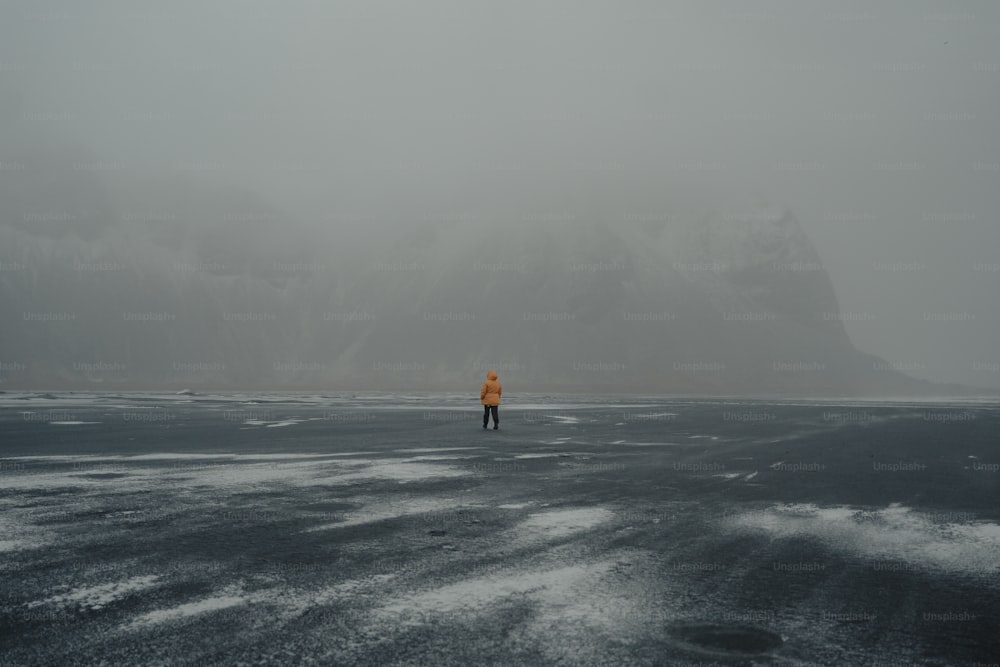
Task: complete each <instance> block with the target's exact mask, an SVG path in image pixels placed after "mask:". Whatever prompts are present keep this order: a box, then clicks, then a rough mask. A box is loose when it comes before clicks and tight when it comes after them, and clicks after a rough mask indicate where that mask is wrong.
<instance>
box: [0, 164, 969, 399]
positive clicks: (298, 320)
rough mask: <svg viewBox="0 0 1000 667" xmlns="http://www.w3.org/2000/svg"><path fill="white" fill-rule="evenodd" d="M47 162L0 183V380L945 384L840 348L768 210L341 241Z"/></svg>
mask: <svg viewBox="0 0 1000 667" xmlns="http://www.w3.org/2000/svg"><path fill="white" fill-rule="evenodd" d="M39 160H41V161H39ZM81 160H82V158H81ZM77 163H82V162H80V161H79V160H78V161H77ZM34 166H35V167H39V168H44V167H45V166H46V164H45V161H44V157H43V158H36V161H35V164H34ZM48 166H49V167H52V165H48ZM50 172H51V173H52V174H53V176H52V178H51V179H50V180H49V181H47V182H46V183H44V184H42V185H39V184H38V183H37V181H36V180H34V179H33V178H32V177H31V176H30V172H26V173H25V175H23V176H21V177H20V179H18V178H17V177H13V178H8V179H6V180H5V181H4V186H3V191H2V192H0V196H3V199H4V201H5V203H6V206H7V207H8V211H15V212H17V211H20V212H21V215H13V216H8V217H7V218H6V219H5V220H4V222H3V224H2V225H0V246H2V247H3V248H5V249H16V252H14V253H13V256H15V257H17V258H18V259H17V262H18V263H19V264H20V265H21V270H11V271H6V272H3V273H0V295H2V303H0V308H2V311H3V313H4V314H5V319H6V321H7V323H8V325H7V326H5V327H4V328H3V330H2V332H0V346H2V349H3V350H4V354H5V357H6V358H7V359H15V360H22V361H20V362H15V363H10V362H8V363H7V365H6V367H5V368H4V371H5V372H4V376H5V378H7V379H8V380H7V384H8V386H13V387H32V388H60V387H72V388H95V387H100V388H112V387H116V388H150V387H167V388H172V389H179V388H195V389H198V388H227V389H268V388H270V389H273V388H284V389H324V388H330V389H356V388H370V389H376V388H377V389H404V390H407V389H408V390H419V389H446V390H447V389H454V390H459V391H461V390H465V389H467V386H466V385H468V383H469V382H470V379H471V380H472V381H476V380H478V378H479V376H480V375H483V373H484V372H485V370H486V369H487V368H495V369H496V370H498V371H500V373H501V376H502V377H503V378H504V380H505V381H506V382H507V383H508V386H509V387H510V388H511V389H513V388H515V387H517V388H520V389H521V390H525V391H530V390H535V391H538V390H561V391H612V390H613V391H643V392H645V391H648V392H680V393H696V394H762V393H766V394H773V393H781V394H792V395H799V394H802V393H808V394H814V395H820V394H834V395H873V394H892V395H907V394H927V393H947V392H949V391H954V389H955V388H948V387H943V386H938V385H932V384H930V383H925V382H918V381H915V380H912V379H909V378H907V377H906V376H904V375H902V374H900V373H898V372H896V370H895V368H894V367H893V365H892V364H890V363H888V362H886V361H884V360H880V359H878V358H876V357H873V356H871V355H866V354H862V353H860V352H858V351H857V350H856V349H855V348H854V346H853V345H852V344H851V341H850V339H849V337H848V336H847V334H846V332H845V329H844V326H843V319H844V315H843V314H842V313H841V311H840V309H839V308H838V304H837V299H836V296H835V294H834V290H833V288H832V285H831V283H830V280H829V277H828V276H827V274H826V272H825V270H824V269H823V264H822V260H821V258H820V257H819V255H818V254H817V252H816V250H815V249H814V247H813V246H812V244H811V243H810V241H809V239H808V238H807V237H806V235H805V234H804V232H803V231H802V228H801V226H800V225H799V223H798V221H797V220H796V218H795V216H794V215H793V213H792V212H791V211H789V210H787V209H786V208H783V207H780V206H771V207H762V208H758V209H756V210H754V211H753V212H751V213H747V214H744V215H742V216H739V217H733V216H729V217H718V216H716V217H704V218H701V219H691V220H674V219H670V218H668V217H667V216H656V217H654V216H645V217H641V216H633V217H630V218H627V219H619V220H607V219H601V218H599V217H596V216H595V217H593V218H591V219H579V218H577V217H575V216H558V215H551V216H545V217H542V218H537V217H536V218H531V217H520V218H518V217H517V216H516V214H514V213H509V214H508V215H506V216H498V217H497V218H495V219H491V220H483V219H476V220H470V219H468V218H465V217H463V216H461V215H456V216H455V217H453V218H451V219H438V220H424V221H414V223H413V224H412V225H411V227H410V229H409V231H407V232H406V233H403V234H399V235H397V236H396V237H395V238H394V239H392V240H389V241H385V242H382V243H376V244H370V245H368V246H364V245H363V244H354V245H352V246H351V247H350V248H345V247H339V248H338V247H337V245H336V244H337V240H336V239H333V238H331V237H328V236H325V235H322V234H319V233H317V232H316V231H315V230H310V229H309V228H306V227H301V226H295V225H294V223H291V222H288V221H287V220H286V216H283V215H282V214H281V213H280V212H279V211H277V210H274V209H273V208H269V207H268V206H267V204H266V202H262V201H259V200H257V199H255V198H254V197H253V195H252V194H251V193H248V192H244V191H239V190H212V189H206V188H199V187H197V186H196V185H193V184H191V183H188V182H185V181H183V180H181V179H178V180H174V181H172V182H169V183H159V184H157V186H156V187H155V188H153V189H152V190H149V191H143V190H142V188H141V186H139V185H138V184H133V185H132V186H131V187H130V188H129V189H128V190H127V193H130V194H122V195H121V197H122V198H125V199H126V201H125V202H123V203H117V204H116V203H115V202H114V200H115V198H114V197H112V196H111V195H110V194H109V193H108V192H107V191H105V190H104V189H103V188H102V187H101V185H100V181H99V180H98V179H96V178H95V179H92V180H90V181H88V180H87V179H81V178H80V177H79V175H78V174H76V173H73V172H72V171H69V172H67V171H66V170H62V171H60V169H58V168H51V169H50ZM61 173H62V174H63V175H62V176H61V175H60V174H61ZM15 176H16V175H15ZM128 196H133V197H136V200H135V203H134V204H130V203H128V201H127V197H128ZM177 202H183V205H182V206H180V207H178V204H177ZM160 204H162V206H161V205H160ZM43 210H48V211H60V210H64V211H86V210H91V211H93V213H92V214H91V215H89V216H60V215H56V214H53V215H40V214H38V213H37V212H38V211H43ZM31 211H35V212H36V213H35V215H34V217H32V216H31V215H30V213H29V212H31ZM163 211H173V212H174V213H172V214H165V213H163ZM276 220H284V223H283V225H275V224H273V223H274V221H276ZM501 230H502V233H499V232H500V231H501Z"/></svg>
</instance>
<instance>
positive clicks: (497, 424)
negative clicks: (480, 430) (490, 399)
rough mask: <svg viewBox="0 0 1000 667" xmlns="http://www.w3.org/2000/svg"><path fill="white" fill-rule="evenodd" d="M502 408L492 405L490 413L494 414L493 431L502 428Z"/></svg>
mask: <svg viewBox="0 0 1000 667" xmlns="http://www.w3.org/2000/svg"><path fill="white" fill-rule="evenodd" d="M499 410H500V406H497V405H491V406H490V411H491V412H492V413H493V430H496V429H498V428H500V415H499V414H498V413H499Z"/></svg>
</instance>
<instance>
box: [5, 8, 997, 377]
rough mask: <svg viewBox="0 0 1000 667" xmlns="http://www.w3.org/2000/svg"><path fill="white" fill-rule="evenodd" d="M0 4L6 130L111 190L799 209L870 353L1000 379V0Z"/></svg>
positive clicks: (480, 212) (386, 222)
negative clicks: (145, 184) (195, 187)
mask: <svg viewBox="0 0 1000 667" xmlns="http://www.w3.org/2000/svg"><path fill="white" fill-rule="evenodd" d="M2 7H3V8H2V9H0V12H2V16H0V113H3V114H4V118H3V119H2V122H3V123H4V124H5V125H6V126H7V128H8V130H10V129H11V128H15V129H16V132H17V133H18V134H20V135H23V136H37V137H42V136H59V137H62V139H63V140H65V141H69V142H72V143H74V144H76V145H79V146H81V147H84V148H86V150H88V151H89V154H90V155H92V156H93V160H95V161H105V162H108V163H109V164H114V165H117V168H115V169H110V170H109V171H108V174H107V178H108V179H109V181H114V180H115V179H121V180H123V182H124V180H125V179H127V178H134V177H135V176H136V174H142V173H149V174H154V175H155V174H162V173H184V174H186V175H188V176H190V177H191V178H193V179H196V180H204V181H206V182H210V183H218V182H221V183H236V184H239V185H242V186H245V187H248V188H251V189H253V190H254V191H255V192H257V193H259V195H260V196H261V197H262V198H263V199H264V200H267V201H269V202H271V203H273V205H275V206H276V207H279V208H280V209H282V210H285V211H288V212H289V213H290V214H291V215H293V216H295V217H296V218H298V219H300V220H302V221H305V222H307V223H310V224H316V225H322V226H326V227H328V228H331V229H336V230H338V231H341V232H345V230H347V228H349V227H350V228H351V231H352V232H353V233H367V231H358V230H369V231H370V230H371V229H373V228H375V227H378V226H379V225H382V226H383V227H386V228H394V227H393V225H397V224H406V223H407V222H408V221H412V220H415V219H424V218H434V217H442V216H457V215H465V216H469V217H475V216H486V215H490V214H491V211H493V210H495V209H496V208H497V207H504V208H505V209H507V210H522V211H523V213H524V214H525V215H539V216H544V215H559V214H566V215H572V214H575V213H577V212H578V211H579V210H580V209H582V208H586V207H588V206H591V205H593V203H594V202H595V201H600V202H601V203H602V205H603V207H604V208H605V209H608V210H618V211H620V214H621V215H622V216H626V215H630V214H632V215H637V214H638V215H655V214H660V213H662V214H664V215H668V216H677V215H698V214H702V213H713V212H714V213H715V214H723V215H724V214H737V215H738V214H739V213H740V211H745V210H747V208H746V207H748V206H753V205H756V204H763V203H771V204H778V205H787V206H788V207H790V208H791V210H792V211H794V213H795V214H796V215H797V216H798V218H799V219H800V220H801V222H802V225H803V227H804V228H805V230H806V232H807V233H808V234H809V235H810V237H811V238H812V240H813V242H814V243H815V245H816V247H817V249H818V251H819V253H820V255H821V256H822V258H823V261H824V264H825V266H826V268H827V269H828V270H829V273H830V276H831V279H832V281H833V284H834V287H835V289H836V292H837V295H838V297H839V299H840V306H841V311H842V312H844V313H845V314H847V316H846V317H845V320H846V322H845V325H846V327H847V328H848V331H849V332H850V334H851V336H852V338H853V340H854V341H855V343H856V344H857V345H858V347H859V348H861V349H862V350H864V351H867V352H872V353H875V354H878V355H880V356H882V357H884V358H885V359H887V360H888V361H890V362H893V363H897V364H899V365H900V366H901V367H903V368H904V369H905V370H907V372H910V373H911V374H913V375H916V376H918V377H925V378H928V379H936V380H949V381H960V382H965V383H969V384H977V385H989V386H1000V367H998V366H997V364H998V362H1000V353H998V352H997V342H998V341H1000V335H998V331H1000V326H998V317H1000V289H998V288H1000V4H997V3H996V2H995V1H994V0H982V1H978V2H974V1H966V2H957V1H949V2H925V1H920V0H905V1H899V2H869V1H859V2H846V1H838V2H811V1H804V0H794V1H792V0H789V1H767V2H765V1H756V2H712V1H705V0H691V1H684V2H680V1H677V2H670V1H666V0H662V1H642V2H640V1H638V0H615V1H607V2H590V1H587V0H582V1H581V0H571V1H561V0H540V1H539V0H533V1H524V2H521V1H510V0H504V1H502V2H501V1H490V2H485V1H475V0H455V1H453V2H444V1H441V0H426V1H420V2H417V1H398V0H394V1H389V2H382V1H377V0H376V1H372V0H358V1H351V2H342V1H329V2H325V1H324V2H321V1H314V2H306V1H303V0H283V1H281V2H277V1H274V2H263V1H258V2H251V1H247V0H240V1H230V2H218V1H212V0H197V1H192V2H187V1H180V0H171V1H170V2H135V1H132V0H129V1H121V2H94V1H79V0H74V1H72V2H38V1H35V0H31V1H25V2H20V3H18V2H14V1H12V0H8V1H7V2H5V3H4V4H3V5H2ZM2 160H3V156H2V155H0V161H2ZM609 202H610V204H609ZM351 219H360V220H362V221H363V224H359V223H358V222H356V221H355V222H350V220H351ZM345 233H346V232H345ZM852 315H856V316H857V317H853V316H852Z"/></svg>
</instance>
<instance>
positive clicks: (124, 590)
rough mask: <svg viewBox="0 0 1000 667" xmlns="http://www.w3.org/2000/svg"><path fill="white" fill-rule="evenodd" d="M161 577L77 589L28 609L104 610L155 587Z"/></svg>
mask: <svg viewBox="0 0 1000 667" xmlns="http://www.w3.org/2000/svg"><path fill="white" fill-rule="evenodd" d="M157 581H159V577H158V576H156V575H146V576H140V577H132V578H131V579H125V580H124V581H113V582H111V583H108V584H101V585H99V586H89V587H87V588H77V589H75V590H72V591H70V592H68V593H63V594H61V595H53V596H52V597H50V598H46V599H44V600H37V601H35V602H29V603H28V608H29V609H30V608H33V607H38V606H41V605H46V604H49V605H59V606H62V607H68V606H81V607H85V608H87V609H102V608H103V607H105V606H106V605H108V604H110V603H112V602H114V601H115V600H120V599H121V598H123V597H125V596H126V595H129V594H130V593H134V592H136V591H141V590H145V589H147V588H150V587H151V586H154V585H155V584H156V583H157Z"/></svg>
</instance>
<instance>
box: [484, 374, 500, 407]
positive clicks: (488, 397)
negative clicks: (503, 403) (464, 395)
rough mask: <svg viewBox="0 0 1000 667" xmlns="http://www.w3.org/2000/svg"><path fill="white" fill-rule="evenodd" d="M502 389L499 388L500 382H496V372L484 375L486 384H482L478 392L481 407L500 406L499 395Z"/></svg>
mask: <svg viewBox="0 0 1000 667" xmlns="http://www.w3.org/2000/svg"><path fill="white" fill-rule="evenodd" d="M502 392H503V389H502V388H501V387H500V381H499V380H497V372H496V371H489V372H488V373H486V382H484V383H483V386H482V388H481V389H480V390H479V400H480V401H482V403H483V405H500V394H501V393H502Z"/></svg>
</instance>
